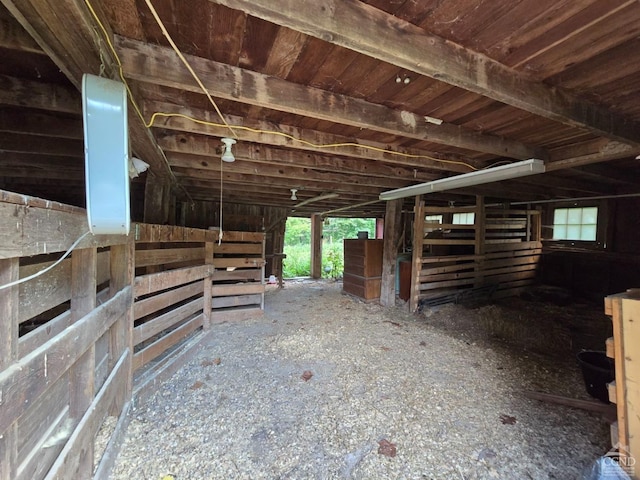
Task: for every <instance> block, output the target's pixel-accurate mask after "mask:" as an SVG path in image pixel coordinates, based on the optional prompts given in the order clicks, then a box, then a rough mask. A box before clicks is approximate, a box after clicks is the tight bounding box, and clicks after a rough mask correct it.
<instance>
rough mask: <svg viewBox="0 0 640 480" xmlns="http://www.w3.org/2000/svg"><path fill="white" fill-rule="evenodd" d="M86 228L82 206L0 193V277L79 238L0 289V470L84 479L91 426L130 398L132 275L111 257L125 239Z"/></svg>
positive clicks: (4, 279) (13, 475)
mask: <svg viewBox="0 0 640 480" xmlns="http://www.w3.org/2000/svg"><path fill="white" fill-rule="evenodd" d="M87 232H88V225H87V221H86V212H85V211H84V210H83V209H79V208H76V207H70V206H67V205H62V204H58V203H55V202H49V201H45V200H40V199H36V198H31V197H26V196H23V195H18V194H13V193H10V192H0V279H1V280H0V285H5V284H7V283H9V282H13V281H16V280H18V279H25V278H26V277H28V276H30V275H32V274H36V273H38V272H40V271H41V270H43V269H44V268H47V267H49V266H51V265H53V262H54V261H56V260H57V259H58V258H59V257H60V256H61V255H62V253H63V252H65V251H66V250H67V249H69V248H70V247H71V246H72V245H73V244H74V243H75V241H76V240H77V239H78V238H80V237H82V240H81V241H80V242H79V244H78V245H77V247H76V249H74V250H73V251H72V252H71V255H70V258H67V259H65V260H63V261H62V262H61V263H59V264H58V265H57V266H55V267H54V268H52V269H51V270H49V271H48V272H47V273H44V274H42V275H40V276H37V277H35V278H33V279H31V280H27V281H24V282H23V283H20V284H19V285H16V286H13V287H8V288H2V289H0V305H1V306H0V308H1V312H0V313H1V315H0V328H1V330H2V332H3V334H2V336H1V338H2V340H1V341H0V392H1V400H0V452H1V453H0V477H1V478H10V479H41V478H45V477H46V478H61V479H62V478H64V479H66V478H91V476H92V475H93V462H94V452H93V446H94V439H95V438H96V435H97V433H98V430H99V429H100V427H101V425H102V424H103V422H104V420H105V418H106V417H107V415H109V414H113V415H121V414H122V412H123V409H124V405H125V404H126V402H127V401H128V399H129V397H128V395H130V392H129V390H128V389H127V386H128V383H129V377H130V374H131V371H130V366H131V350H130V348H129V345H128V344H127V342H126V340H125V339H126V337H127V333H126V330H127V329H129V328H130V327H129V324H128V323H127V321H126V320H127V314H128V311H129V306H130V305H131V302H132V291H131V283H130V282H127V281H126V280H125V279H124V278H121V279H120V281H119V282H118V283H116V282H115V280H114V279H113V278H112V276H111V274H110V264H114V263H115V264H122V261H123V259H122V258H120V254H119V253H117V252H116V250H118V249H120V251H124V249H122V248H120V247H121V246H123V245H127V244H128V243H129V242H130V240H129V238H128V237H125V236H113V235H112V236H93V235H90V234H87V235H85V233H87ZM124 261H125V262H127V259H126V258H125V259H124ZM123 268H124V269H126V268H127V265H123ZM122 329H125V331H122ZM112 338H113V339H114V340H115V341H110V339H112Z"/></svg>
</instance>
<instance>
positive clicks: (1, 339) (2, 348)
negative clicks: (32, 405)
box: [0, 258, 19, 478]
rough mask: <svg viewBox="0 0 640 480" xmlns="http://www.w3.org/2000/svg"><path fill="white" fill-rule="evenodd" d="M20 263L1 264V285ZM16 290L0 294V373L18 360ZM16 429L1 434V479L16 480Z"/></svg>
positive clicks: (12, 260)
mask: <svg viewBox="0 0 640 480" xmlns="http://www.w3.org/2000/svg"><path fill="white" fill-rule="evenodd" d="M18 267H19V259H18V258H8V259H1V260H0V285H5V284H7V283H9V282H14V281H16V280H18V278H19V269H18ZM18 295H19V290H18V286H17V285H16V286H14V287H9V288H4V289H2V290H0V332H2V334H1V335H0V372H2V371H4V370H5V369H6V368H7V367H9V366H10V365H11V364H12V363H13V362H14V361H16V360H17V358H18V307H19V296H18ZM17 463H18V428H17V423H16V422H14V423H13V424H12V425H11V426H10V427H9V428H8V429H7V430H6V431H4V432H0V478H16V471H17V468H18V465H17Z"/></svg>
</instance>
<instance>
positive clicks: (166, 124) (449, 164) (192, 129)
mask: <svg viewBox="0 0 640 480" xmlns="http://www.w3.org/2000/svg"><path fill="white" fill-rule="evenodd" d="M143 105H144V108H143V111H144V114H145V117H146V118H151V116H152V115H153V114H154V113H156V112H162V113H169V114H177V115H185V116H187V117H190V118H195V119H197V120H200V121H204V122H209V123H215V124H219V123H220V118H219V117H218V116H217V115H216V114H214V113H212V112H210V111H209V110H202V109H198V108H190V107H186V106H182V105H176V104H174V103H167V102H153V101H145V102H143ZM225 119H226V120H227V122H228V123H229V124H231V125H234V126H235V125H240V126H243V127H247V128H250V129H253V130H254V131H248V130H244V129H241V128H235V129H234V130H235V132H236V134H237V136H238V140H240V141H242V142H252V143H259V144H266V145H272V146H276V147H287V148H292V149H296V150H302V151H308V152H316V153H322V154H327V153H330V154H332V155H338V156H343V157H351V158H360V159H367V160H375V161H380V162H385V163H387V164H397V165H402V166H413V167H416V168H428V169H430V170H443V171H446V172H459V173H467V172H469V171H470V170H471V169H470V168H469V167H467V166H465V165H463V163H468V164H470V165H473V166H474V167H475V168H482V167H483V166H484V164H483V163H481V162H478V161H476V160H471V159H466V158H462V157H459V156H454V155H443V154H439V153H435V152H430V151H424V150H418V149H408V148H398V147H391V146H390V145H385V144H383V143H373V142H370V141H366V140H362V139H358V138H353V137H346V136H342V135H334V134H330V133H325V132H320V131H318V130H312V129H306V128H298V127H295V126H291V125H283V124H275V123H273V122H268V121H260V120H254V119H252V118H246V117H239V116H235V115H225ZM154 127H159V128H164V129H167V130H175V131H180V132H189V133H198V134H202V135H209V136H213V137H220V138H221V137H225V136H228V135H229V134H230V132H229V129H228V128H226V127H215V126H212V125H205V124H203V123H198V122H194V121H192V120H189V119H187V118H184V117H166V116H158V117H156V120H155V122H154ZM255 130H258V131H259V132H257V131H255ZM270 132H271V133H270ZM282 134H284V135H288V136H290V137H294V138H297V139H300V140H304V141H303V142H297V141H293V140H291V139H290V138H287V137H286V136H284V135H282ZM353 143H357V144H362V145H366V146H370V147H373V148H374V149H370V148H365V147H358V146H352V145H344V144H353ZM341 144H342V146H337V147H332V148H323V147H322V145H341ZM239 147H240V144H238V146H236V147H234V149H237V148H239ZM375 148H378V149H385V150H393V151H397V152H398V153H400V154H406V155H408V156H402V155H393V154H390V153H385V152H380V151H379V150H375ZM411 157H414V158H411ZM415 157H424V158H415ZM428 157H431V158H428Z"/></svg>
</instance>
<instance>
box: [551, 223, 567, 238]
mask: <svg viewBox="0 0 640 480" xmlns="http://www.w3.org/2000/svg"><path fill="white" fill-rule="evenodd" d="M553 238H554V239H555V240H565V239H566V238H567V227H566V226H565V225H556V226H555V227H553Z"/></svg>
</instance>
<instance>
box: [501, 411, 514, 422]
mask: <svg viewBox="0 0 640 480" xmlns="http://www.w3.org/2000/svg"><path fill="white" fill-rule="evenodd" d="M500 421H501V422H502V424H503V425H515V424H516V417H512V416H511V415H505V414H504V413H503V414H502V415H500Z"/></svg>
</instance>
